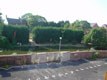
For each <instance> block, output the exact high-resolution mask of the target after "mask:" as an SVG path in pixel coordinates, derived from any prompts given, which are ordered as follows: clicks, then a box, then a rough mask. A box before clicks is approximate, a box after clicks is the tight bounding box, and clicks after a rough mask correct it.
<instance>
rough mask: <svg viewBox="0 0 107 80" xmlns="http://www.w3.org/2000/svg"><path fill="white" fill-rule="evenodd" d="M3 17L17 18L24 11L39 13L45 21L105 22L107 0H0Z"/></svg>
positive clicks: (106, 19)
mask: <svg viewBox="0 0 107 80" xmlns="http://www.w3.org/2000/svg"><path fill="white" fill-rule="evenodd" d="M0 12H2V14H3V15H2V17H3V19H5V18H6V15H7V16H8V17H10V18H19V17H21V16H22V15H24V14H25V13H32V14H34V15H40V16H43V17H45V18H46V19H47V21H54V22H58V21H61V20H64V21H66V20H69V21H70V22H71V23H72V22H74V21H75V20H87V21H88V22H90V23H98V25H100V26H101V25H103V24H107V0H0Z"/></svg>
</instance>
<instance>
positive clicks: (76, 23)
mask: <svg viewBox="0 0 107 80" xmlns="http://www.w3.org/2000/svg"><path fill="white" fill-rule="evenodd" d="M71 27H74V28H79V29H82V30H83V31H84V32H86V31H87V30H88V29H90V28H91V26H90V23H89V22H87V21H84V20H81V21H79V20H76V21H74V22H73V23H72V24H71Z"/></svg>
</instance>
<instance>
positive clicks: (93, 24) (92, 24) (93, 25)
mask: <svg viewBox="0 0 107 80" xmlns="http://www.w3.org/2000/svg"><path fill="white" fill-rule="evenodd" d="M90 26H91V27H98V24H97V23H90Z"/></svg>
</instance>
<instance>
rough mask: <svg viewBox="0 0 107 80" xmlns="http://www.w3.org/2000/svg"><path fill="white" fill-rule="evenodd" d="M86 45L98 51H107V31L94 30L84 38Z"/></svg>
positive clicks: (102, 29)
mask: <svg viewBox="0 0 107 80" xmlns="http://www.w3.org/2000/svg"><path fill="white" fill-rule="evenodd" d="M84 44H85V45H88V46H93V47H95V48H97V49H107V30H106V29H104V28H93V29H91V31H90V32H89V33H88V34H87V35H85V36H84Z"/></svg>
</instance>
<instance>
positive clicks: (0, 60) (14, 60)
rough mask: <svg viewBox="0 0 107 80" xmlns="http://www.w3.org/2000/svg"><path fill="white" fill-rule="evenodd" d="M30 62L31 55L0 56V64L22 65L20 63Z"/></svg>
mask: <svg viewBox="0 0 107 80" xmlns="http://www.w3.org/2000/svg"><path fill="white" fill-rule="evenodd" d="M30 63H31V55H6V56H5V55H4V56H0V65H3V64H13V65H22V64H30Z"/></svg>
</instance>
